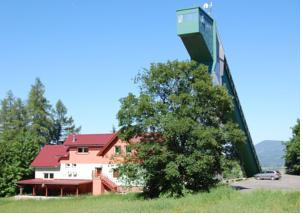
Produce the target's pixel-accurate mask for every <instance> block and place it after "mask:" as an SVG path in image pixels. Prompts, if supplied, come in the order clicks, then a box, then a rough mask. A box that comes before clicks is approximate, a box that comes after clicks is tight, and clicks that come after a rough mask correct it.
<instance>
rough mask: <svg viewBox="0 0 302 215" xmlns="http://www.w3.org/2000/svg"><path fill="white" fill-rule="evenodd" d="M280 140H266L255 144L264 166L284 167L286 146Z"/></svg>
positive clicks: (261, 163)
mask: <svg viewBox="0 0 302 215" xmlns="http://www.w3.org/2000/svg"><path fill="white" fill-rule="evenodd" d="M282 142H283V141H279V140H264V141H262V142H260V143H258V144H256V145H255V149H256V152H257V155H258V159H259V161H260V165H261V167H262V168H264V169H265V168H281V167H284V158H283V156H284V149H285V146H284V144H283V143H282Z"/></svg>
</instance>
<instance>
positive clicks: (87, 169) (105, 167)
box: [35, 163, 123, 186]
mask: <svg viewBox="0 0 302 215" xmlns="http://www.w3.org/2000/svg"><path fill="white" fill-rule="evenodd" d="M96 167H102V174H103V175H104V176H106V177H108V178H109V179H110V180H112V181H113V182H114V183H116V184H117V185H118V186H121V185H123V183H122V182H121V180H118V179H117V178H113V169H114V168H116V167H117V165H115V164H93V163H92V164H87V163H85V164H81V163H77V164H76V166H73V165H72V163H70V166H69V167H67V166H66V164H65V163H62V164H61V166H60V167H59V168H36V169H35V178H44V173H54V179H89V180H91V179H92V171H94V170H95V168H96Z"/></svg>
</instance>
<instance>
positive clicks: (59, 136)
mask: <svg viewBox="0 0 302 215" xmlns="http://www.w3.org/2000/svg"><path fill="white" fill-rule="evenodd" d="M53 121H54V127H53V132H52V140H53V142H54V143H56V144H59V143H62V142H64V140H65V139H66V138H67V136H68V135H70V134H74V133H79V132H80V131H81V127H76V125H75V123H74V120H73V118H72V117H71V116H67V108H66V107H65V105H64V104H63V102H62V101H61V100H58V102H57V103H56V107H55V109H54V110H53Z"/></svg>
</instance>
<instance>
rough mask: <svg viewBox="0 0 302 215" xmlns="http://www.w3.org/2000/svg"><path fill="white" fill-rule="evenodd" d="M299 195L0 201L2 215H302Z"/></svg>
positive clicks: (217, 192)
mask: <svg viewBox="0 0 302 215" xmlns="http://www.w3.org/2000/svg"><path fill="white" fill-rule="evenodd" d="M299 196H300V194H299V192H282V191H270V190H257V191H252V192H239V191H235V190H233V189H231V188H229V187H224V186H222V187H217V188H214V189H212V190H211V192H210V193H199V194H194V195H188V196H186V197H183V198H179V199H173V198H158V199H153V200H144V199H143V198H141V197H139V196H138V195H137V194H133V193H132V194H126V195H121V194H108V195H104V196H99V197H93V196H80V197H78V198H76V197H72V198H62V199H49V200H14V199H11V198H2V199H0V212H1V213H4V212H23V213H25V212H299V208H300V206H299V204H300V197H299Z"/></svg>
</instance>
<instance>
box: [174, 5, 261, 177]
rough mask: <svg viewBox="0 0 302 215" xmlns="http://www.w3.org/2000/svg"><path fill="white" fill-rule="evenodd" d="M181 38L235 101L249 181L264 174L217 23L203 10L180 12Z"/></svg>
mask: <svg viewBox="0 0 302 215" xmlns="http://www.w3.org/2000/svg"><path fill="white" fill-rule="evenodd" d="M176 13H177V34H178V36H180V38H181V40H182V42H183V43H184V45H185V47H186V49H187V51H188V53H189V55H190V57H191V59H192V60H194V61H197V62H199V63H203V64H205V65H207V66H208V68H209V73H210V74H211V76H212V77H213V82H214V84H218V85H224V86H226V88H227V90H228V92H229V94H230V95H231V96H232V97H233V103H234V113H233V117H234V120H235V122H237V123H238V125H239V126H240V128H241V129H242V131H243V132H244V133H245V135H246V139H247V140H246V143H245V144H242V145H240V146H238V148H237V152H238V156H239V159H240V161H241V165H242V167H243V170H244V171H245V174H246V176H247V177H251V176H253V175H254V174H256V173H258V172H260V171H261V167H260V165H259V161H258V158H257V154H256V151H255V148H254V145H253V141H252V138H251V135H250V132H249V129H248V126H247V124H246V121H245V118H244V114H243V111H242V108H241V105H240V102H239V98H238V95H237V92H236V88H235V85H234V82H233V79H232V76H231V72H230V69H229V66H228V63H227V60H226V57H225V55H224V50H223V46H222V44H221V41H220V39H219V35H218V32H217V27H216V22H215V20H214V19H213V18H212V17H211V16H210V15H209V14H207V13H206V12H205V11H204V10H202V9H201V8H200V7H194V8H186V9H181V10H177V12H176Z"/></svg>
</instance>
